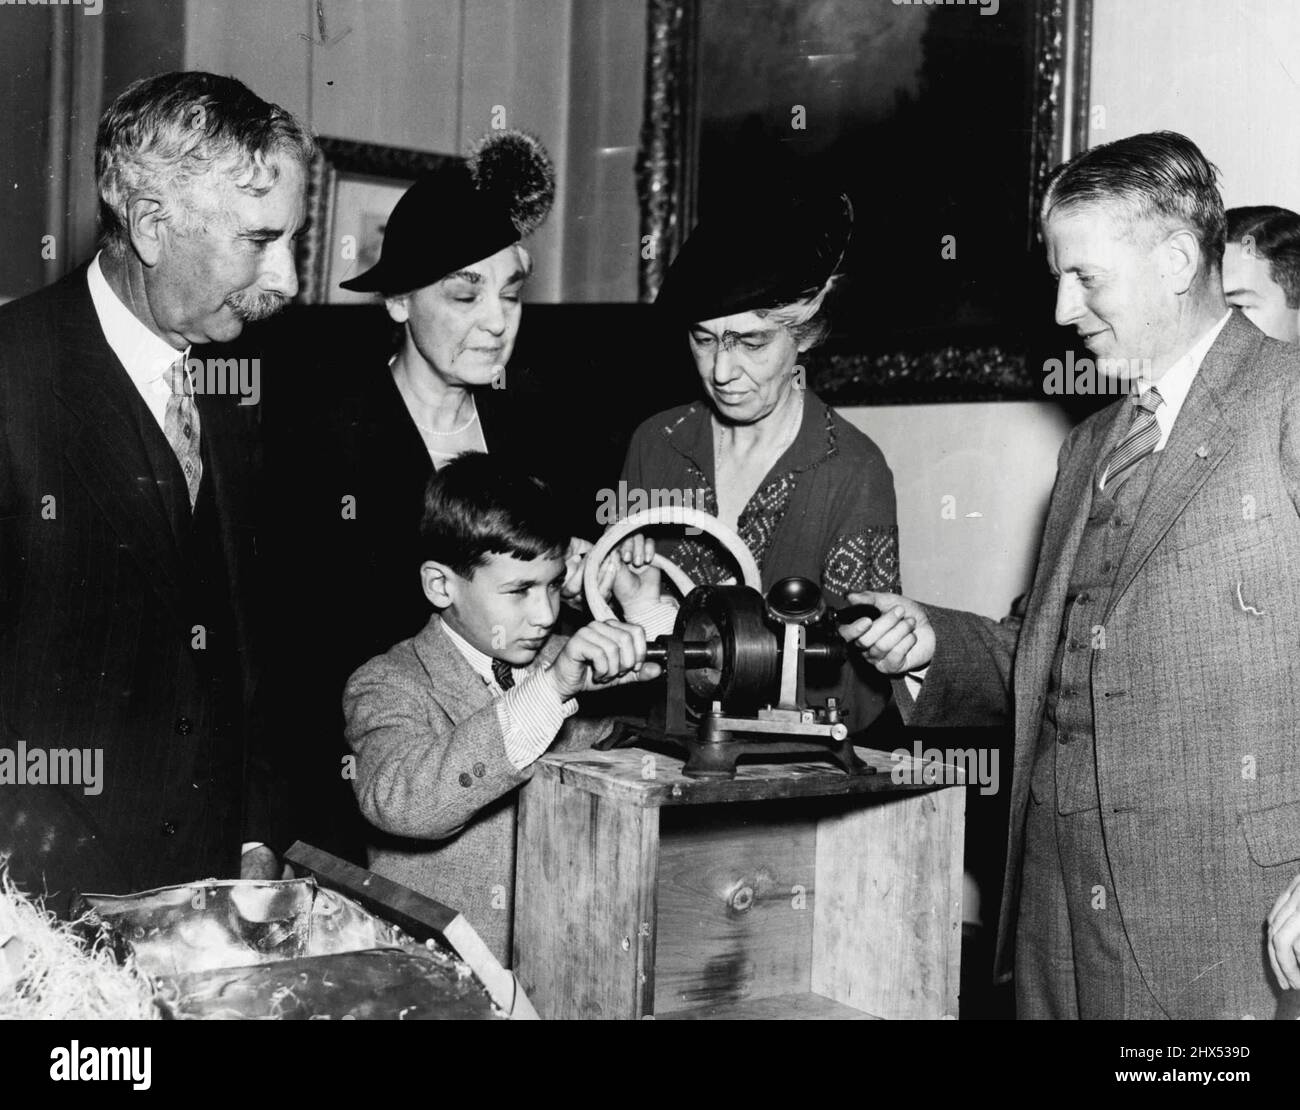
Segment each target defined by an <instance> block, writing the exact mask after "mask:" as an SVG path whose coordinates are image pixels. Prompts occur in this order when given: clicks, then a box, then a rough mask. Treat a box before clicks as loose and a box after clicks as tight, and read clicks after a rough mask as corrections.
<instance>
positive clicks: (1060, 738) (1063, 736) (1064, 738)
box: [1056, 730, 1074, 744]
mask: <svg viewBox="0 0 1300 1110" xmlns="http://www.w3.org/2000/svg"><path fill="white" fill-rule="evenodd" d="M1073 739H1074V737H1073V736H1071V735H1070V734H1069V733H1068V732H1065V731H1064V730H1062V731H1061V732H1058V733H1057V734H1056V742H1057V743H1058V744H1068V743H1069V742H1070V741H1071V740H1073Z"/></svg>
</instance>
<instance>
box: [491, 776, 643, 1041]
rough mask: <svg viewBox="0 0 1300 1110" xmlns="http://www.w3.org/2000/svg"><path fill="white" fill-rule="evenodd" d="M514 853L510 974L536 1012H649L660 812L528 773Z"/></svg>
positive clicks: (557, 1014) (607, 1014)
mask: <svg viewBox="0 0 1300 1110" xmlns="http://www.w3.org/2000/svg"><path fill="white" fill-rule="evenodd" d="M515 856H516V869H515V875H516V880H515V933H514V936H515V939H514V964H515V973H516V974H517V975H518V977H519V981H520V983H521V984H522V985H523V988H524V990H525V991H526V992H527V993H528V995H529V997H530V998H532V999H533V1001H534V1003H535V1005H536V1006H537V1010H538V1013H539V1014H540V1015H541V1016H542V1017H543V1018H637V1017H641V1016H643V1015H644V1014H648V1013H650V1012H651V1011H652V1007H653V999H654V989H655V988H654V950H655V948H654V945H655V937H654V930H655V872H656V870H657V867H658V857H659V811H658V810H657V809H651V808H645V807H641V806H627V805H611V804H609V803H608V802H606V801H605V800H604V799H602V798H599V797H596V796H594V795H591V794H587V793H585V792H583V791H579V790H571V789H568V788H566V787H565V786H564V785H563V784H562V783H560V781H559V780H558V779H550V780H548V779H546V778H545V777H543V776H540V775H538V776H534V778H533V781H532V782H530V783H529V784H528V788H527V789H526V790H524V791H523V793H522V794H521V796H520V809H519V836H518V847H517V849H516V853H515Z"/></svg>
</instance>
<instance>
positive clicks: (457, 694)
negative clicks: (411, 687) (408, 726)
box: [414, 613, 492, 725]
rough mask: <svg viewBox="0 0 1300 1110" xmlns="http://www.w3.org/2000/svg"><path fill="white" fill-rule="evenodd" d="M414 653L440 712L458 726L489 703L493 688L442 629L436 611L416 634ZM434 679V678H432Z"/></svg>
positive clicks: (440, 620) (440, 619)
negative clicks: (441, 710) (432, 686)
mask: <svg viewBox="0 0 1300 1110" xmlns="http://www.w3.org/2000/svg"><path fill="white" fill-rule="evenodd" d="M414 646H415V655H416V658H418V659H419V660H420V665H421V666H423V667H424V670H425V673H426V674H428V676H429V679H430V681H431V682H433V683H434V689H436V690H437V691H438V703H439V704H440V705H441V706H442V709H443V712H445V713H446V714H447V716H448V717H450V718H451V722H452V724H454V725H459V724H460V723H461V722H463V721H465V720H466V719H468V718H469V717H472V716H473V715H474V714H475V713H477V712H478V711H479V710H480V709H482V708H483V707H484V706H487V705H490V704H491V703H492V691H491V690H489V689H488V686H487V683H486V682H484V681H483V679H482V678H480V677H479V675H478V673H477V672H476V671H475V670H474V668H473V667H471V666H470V665H469V661H468V660H467V659H466V658H465V657H464V656H463V655H461V653H460V652H459V651H457V650H456V645H455V644H453V643H452V642H451V641H450V640H449V639H448V638H447V635H446V633H444V632H443V630H442V618H441V617H439V616H438V615H437V614H436V613H435V614H434V615H433V616H431V617H430V618H429V623H428V624H426V625H425V626H424V628H423V629H422V630H421V631H420V634H419V635H418V636H416V637H415V645H414ZM435 680H436V681H435Z"/></svg>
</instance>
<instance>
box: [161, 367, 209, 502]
mask: <svg viewBox="0 0 1300 1110" xmlns="http://www.w3.org/2000/svg"><path fill="white" fill-rule="evenodd" d="M167 385H168V387H169V388H170V390H171V396H170V397H168V398H167V411H166V413H165V414H164V416H163V434H164V435H165V436H166V437H167V443H168V445H169V446H170V447H171V449H172V452H173V453H174V454H175V456H176V461H177V462H178V463H180V464H181V473H182V474H184V475H185V485H186V486H187V488H188V489H189V495H190V509H191V511H192V510H193V509H194V503H195V502H196V501H197V500H198V499H199V483H200V482H202V481H203V458H202V456H201V454H200V451H199V407H198V405H196V404H195V403H194V389H193V386H192V383H191V382H190V376H189V371H188V370H187V369H186V366H185V359H184V358H179V359H177V360H176V361H175V362H173V363H172V364H171V366H169V367H168V368H167Z"/></svg>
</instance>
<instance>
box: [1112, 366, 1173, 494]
mask: <svg viewBox="0 0 1300 1110" xmlns="http://www.w3.org/2000/svg"><path fill="white" fill-rule="evenodd" d="M1164 403H1165V399H1164V398H1163V397H1161V396H1160V391H1159V390H1158V389H1156V388H1155V386H1152V387H1151V388H1150V389H1148V390H1147V391H1146V392H1145V393H1143V394H1142V395H1141V396H1140V397H1138V396H1133V397H1130V398H1129V404H1131V405H1132V406H1133V423H1132V424H1131V425H1130V426H1129V430H1128V431H1127V432H1126V433H1125V434H1124V438H1123V439H1121V440H1120V441H1119V443H1117V444H1116V445H1115V450H1114V451H1112V452H1111V453H1110V458H1109V459H1108V460H1107V462H1106V467H1105V469H1104V470H1103V471H1102V472H1101V481H1100V482H1098V483H1097V488H1098V489H1105V488H1106V484H1107V483H1108V482H1110V483H1115V480H1116V479H1117V478H1119V477H1120V476H1121V475H1122V474H1125V473H1127V471H1128V470H1129V469H1130V468H1131V467H1132V466H1133V465H1134V464H1136V463H1137V462H1139V461H1140V460H1141V459H1144V458H1146V457H1147V456H1148V455H1149V454H1151V452H1152V451H1154V450H1155V449H1156V444H1157V443H1159V442H1160V425H1159V424H1158V423H1157V422H1156V409H1158V408H1159V407H1160V406H1161V405H1163V404H1164Z"/></svg>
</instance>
